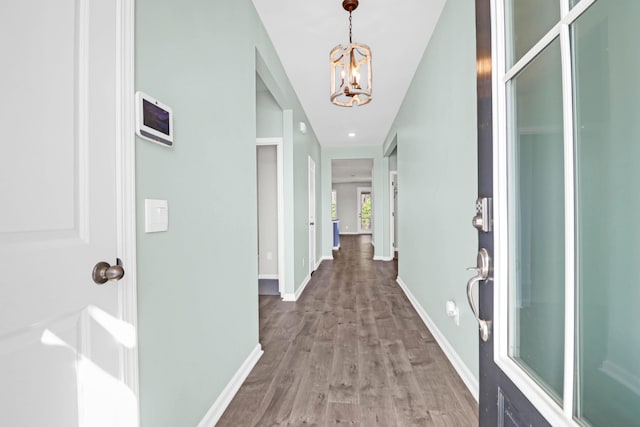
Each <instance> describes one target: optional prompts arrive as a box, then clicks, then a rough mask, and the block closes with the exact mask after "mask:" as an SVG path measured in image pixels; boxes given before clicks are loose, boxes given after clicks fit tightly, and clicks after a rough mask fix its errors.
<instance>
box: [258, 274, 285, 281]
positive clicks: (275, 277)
mask: <svg viewBox="0 0 640 427" xmlns="http://www.w3.org/2000/svg"><path fill="white" fill-rule="evenodd" d="M279 279H280V276H278V275H277V274H258V280H279Z"/></svg>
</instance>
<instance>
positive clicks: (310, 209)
mask: <svg viewBox="0 0 640 427" xmlns="http://www.w3.org/2000/svg"><path fill="white" fill-rule="evenodd" d="M307 159H308V160H307V198H308V201H307V214H308V215H307V216H308V221H307V224H309V225H308V228H307V229H308V239H309V246H308V248H307V251H308V254H309V275H311V273H313V272H314V271H315V266H316V263H317V259H316V258H317V257H318V253H317V252H318V251H317V247H318V218H317V216H316V213H317V211H318V206H317V197H318V191H317V190H318V183H317V182H316V162H315V160H313V158H312V157H311V156H307ZM312 170H313V175H312V174H311V172H312ZM312 176H313V197H311V189H312V187H311V177H312ZM312 205H313V206H312ZM312 223H313V225H311V224H312ZM311 230H313V232H312V231H311ZM312 235H313V240H312V239H311V236H312ZM296 299H297V298H296Z"/></svg>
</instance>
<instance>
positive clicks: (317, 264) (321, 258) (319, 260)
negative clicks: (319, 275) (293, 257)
mask: <svg viewBox="0 0 640 427" xmlns="http://www.w3.org/2000/svg"><path fill="white" fill-rule="evenodd" d="M323 258H324V257H320V258H319V259H318V261H316V265H315V268H314V269H313V271H316V270H317V269H318V268H320V264H322V260H323Z"/></svg>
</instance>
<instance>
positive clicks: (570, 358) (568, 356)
mask: <svg viewBox="0 0 640 427" xmlns="http://www.w3.org/2000/svg"><path fill="white" fill-rule="evenodd" d="M568 12H569V3H568V2H562V16H565V15H566V14H567V13H568ZM560 57H561V60H562V92H563V93H562V103H563V105H562V110H563V124H564V254H565V255H564V256H565V259H564V269H565V271H564V276H565V279H564V283H565V294H564V379H563V382H564V384H563V387H564V389H563V393H562V394H563V404H562V406H563V408H564V416H565V417H566V418H568V419H571V418H573V412H574V390H573V389H574V384H575V369H574V360H575V317H574V316H575V302H576V301H575V292H574V284H575V283H576V281H575V280H576V260H575V259H576V257H575V249H576V248H575V226H576V224H575V205H574V200H575V182H574V171H575V163H574V148H573V147H574V144H573V126H574V125H573V76H572V74H573V70H572V67H571V65H572V64H571V62H572V61H571V59H572V52H571V35H570V31H569V26H568V25H564V24H563V25H562V28H561V29H560Z"/></svg>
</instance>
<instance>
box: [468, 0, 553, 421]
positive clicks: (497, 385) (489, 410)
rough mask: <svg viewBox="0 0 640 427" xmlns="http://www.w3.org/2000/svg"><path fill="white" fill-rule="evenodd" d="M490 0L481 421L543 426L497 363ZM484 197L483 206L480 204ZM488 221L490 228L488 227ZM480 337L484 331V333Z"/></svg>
mask: <svg viewBox="0 0 640 427" xmlns="http://www.w3.org/2000/svg"><path fill="white" fill-rule="evenodd" d="M490 8H491V5H490V0H477V1H476V46H477V47H476V55H477V64H478V73H477V80H478V197H479V205H480V206H478V208H479V210H480V212H479V213H480V215H481V216H482V212H483V211H484V217H483V218H480V219H481V220H482V221H484V222H485V227H484V229H485V231H483V230H482V227H481V224H479V223H478V226H479V227H480V228H481V229H480V230H478V243H479V248H478V249H482V248H484V249H485V250H486V251H487V254H488V257H489V266H490V271H489V280H486V281H483V282H480V284H479V306H480V311H479V316H480V319H484V320H486V321H487V322H490V323H487V325H491V326H487V328H489V330H488V338H487V340H486V341H484V340H483V339H482V337H481V338H480V339H479V342H480V400H479V405H480V425H481V426H492V427H493V426H545V425H549V424H548V423H547V422H546V420H545V419H544V418H543V417H542V416H541V415H540V413H539V412H538V411H537V410H536V409H535V407H534V406H533V405H532V404H531V402H529V400H528V399H527V398H526V397H525V395H524V394H523V393H522V392H521V391H520V390H519V389H518V387H516V386H515V385H514V383H513V382H512V381H511V380H509V378H508V377H507V376H506V375H505V374H504V373H503V372H502V370H501V369H500V368H499V367H498V366H497V365H496V363H495V361H494V334H493V324H494V323H495V322H496V320H497V319H494V316H493V313H494V304H493V302H494V293H493V286H494V284H493V280H492V276H493V267H492V264H493V259H494V250H493V249H494V241H493V240H494V233H493V226H494V224H493V223H492V218H491V217H490V214H491V212H490V211H492V209H491V208H492V207H493V203H492V201H493V196H494V194H493V119H492V109H493V103H492V93H493V87H492V74H491V64H492V56H491V54H492V52H491V42H492V39H491V9H490ZM482 199H485V200H484V209H482V206H481V204H482V203H483V200H482ZM487 223H490V224H491V225H490V226H487ZM481 335H482V334H481Z"/></svg>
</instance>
